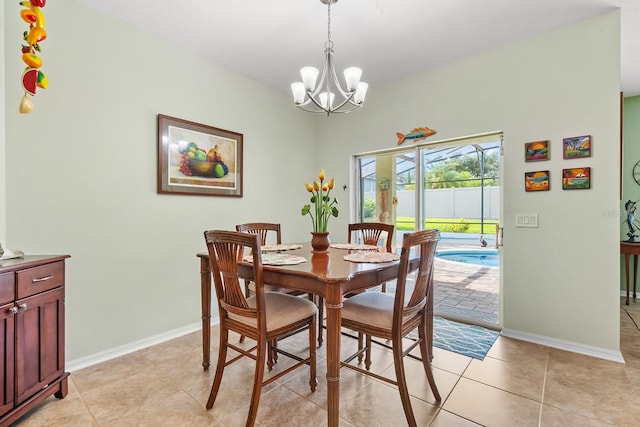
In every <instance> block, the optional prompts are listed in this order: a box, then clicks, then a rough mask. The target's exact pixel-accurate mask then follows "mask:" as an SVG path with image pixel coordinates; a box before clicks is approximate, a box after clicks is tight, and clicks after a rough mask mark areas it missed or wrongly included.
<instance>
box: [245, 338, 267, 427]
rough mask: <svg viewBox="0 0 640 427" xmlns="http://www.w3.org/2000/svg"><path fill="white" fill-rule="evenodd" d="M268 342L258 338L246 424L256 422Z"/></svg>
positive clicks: (249, 424) (250, 424)
mask: <svg viewBox="0 0 640 427" xmlns="http://www.w3.org/2000/svg"><path fill="white" fill-rule="evenodd" d="M268 347H269V343H268V342H266V341H265V340H264V339H259V340H258V352H257V354H256V371H255V374H254V377H253V392H252V393H251V403H250V404H249V415H247V426H253V425H254V424H255V423H256V416H257V415H258V404H259V403H260V393H262V382H263V380H262V377H263V376H264V365H265V359H266V354H267V348H268Z"/></svg>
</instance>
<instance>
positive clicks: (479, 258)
mask: <svg viewBox="0 0 640 427" xmlns="http://www.w3.org/2000/svg"><path fill="white" fill-rule="evenodd" d="M436 257H438V258H440V259H445V260H448V261H455V262H463V263H466V264H475V265H481V266H485V267H498V266H500V256H499V255H498V251H497V250H495V249H484V250H459V249H451V250H442V251H437V252H436Z"/></svg>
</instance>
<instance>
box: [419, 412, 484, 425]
mask: <svg viewBox="0 0 640 427" xmlns="http://www.w3.org/2000/svg"><path fill="white" fill-rule="evenodd" d="M479 425H480V424H477V423H474V422H473V421H469V420H467V419H466V418H462V417H460V416H458V415H456V414H452V413H451V412H447V411H445V410H444V409H442V410H440V411H439V412H438V414H437V415H436V417H435V418H434V419H433V422H432V423H431V425H430V426H429V427H474V426H479Z"/></svg>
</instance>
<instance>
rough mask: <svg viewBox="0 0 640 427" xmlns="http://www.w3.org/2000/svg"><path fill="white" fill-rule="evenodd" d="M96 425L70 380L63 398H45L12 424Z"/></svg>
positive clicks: (33, 426) (42, 426)
mask: <svg viewBox="0 0 640 427" xmlns="http://www.w3.org/2000/svg"><path fill="white" fill-rule="evenodd" d="M70 378H71V377H70ZM97 425H98V424H97V423H96V421H95V419H94V418H93V416H92V415H91V413H90V412H89V408H88V407H87V406H86V405H85V403H84V401H83V400H82V397H81V396H80V393H78V389H77V388H76V386H75V385H74V384H73V381H72V380H71V379H70V380H69V393H68V394H67V396H66V397H65V398H63V399H57V398H56V397H54V396H51V397H49V398H47V399H46V400H45V401H44V402H43V403H42V404H41V405H39V406H38V407H36V408H35V409H33V410H31V411H30V412H29V413H28V414H27V415H26V416H24V417H23V418H21V419H20V420H19V421H18V422H17V423H15V424H14V426H16V427H17V426H20V427H50V426H69V427H84V426H87V427H93V426H97Z"/></svg>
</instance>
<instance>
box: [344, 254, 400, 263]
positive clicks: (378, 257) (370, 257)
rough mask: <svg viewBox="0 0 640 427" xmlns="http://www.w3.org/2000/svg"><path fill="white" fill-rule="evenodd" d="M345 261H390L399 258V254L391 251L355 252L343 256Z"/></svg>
mask: <svg viewBox="0 0 640 427" xmlns="http://www.w3.org/2000/svg"><path fill="white" fill-rule="evenodd" d="M344 259H345V261H351V262H391V261H397V260H399V259H400V254H396V253H393V252H356V253H352V254H349V255H345V256H344Z"/></svg>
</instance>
